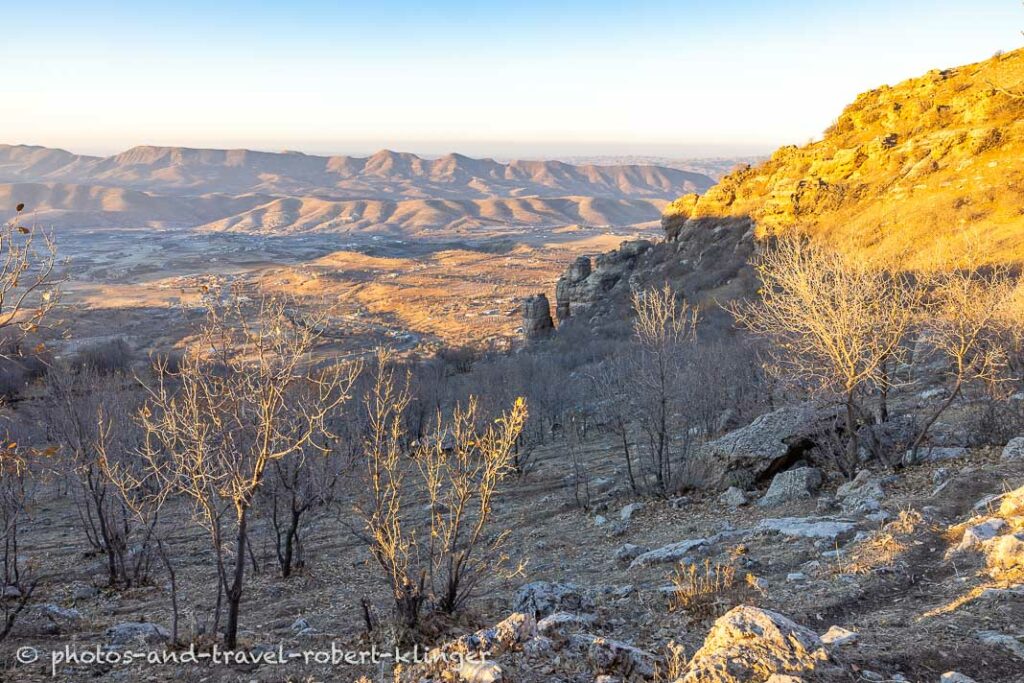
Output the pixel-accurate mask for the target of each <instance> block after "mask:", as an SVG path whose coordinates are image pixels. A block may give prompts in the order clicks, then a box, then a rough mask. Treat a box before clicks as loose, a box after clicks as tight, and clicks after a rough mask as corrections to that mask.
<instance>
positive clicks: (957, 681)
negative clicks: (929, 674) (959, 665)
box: [939, 671, 978, 683]
mask: <svg viewBox="0 0 1024 683" xmlns="http://www.w3.org/2000/svg"><path fill="white" fill-rule="evenodd" d="M939 683H978V682H977V681H976V680H974V679H973V678H971V677H970V676H964V675H963V674H962V673H960V672H959V671H947V672H946V673H944V674H942V676H940V677H939Z"/></svg>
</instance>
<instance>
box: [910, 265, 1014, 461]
mask: <svg viewBox="0 0 1024 683" xmlns="http://www.w3.org/2000/svg"><path fill="white" fill-rule="evenodd" d="M928 289H929V298H928V301H927V308H926V311H925V313H926V315H925V317H924V321H923V328H924V329H923V334H924V338H925V339H926V340H927V342H928V344H929V346H930V347H931V355H933V356H938V357H939V358H940V359H941V360H942V361H943V362H945V363H946V364H947V365H948V366H949V370H948V371H947V372H946V376H945V380H946V385H947V397H946V399H945V400H944V401H943V402H942V403H941V404H940V405H939V406H938V407H937V408H936V409H935V410H934V411H933V412H932V413H931V415H929V416H928V417H927V418H926V419H925V421H924V423H923V426H922V428H921V430H920V431H919V433H918V435H917V438H916V439H915V440H914V442H913V444H912V445H911V459H912V460H913V459H916V457H917V453H918V451H919V449H920V448H921V445H922V444H923V443H924V440H925V438H926V437H927V435H928V430H929V429H930V428H931V426H932V425H933V424H935V422H936V421H937V420H938V419H939V418H940V417H941V416H942V414H943V413H944V412H945V411H946V410H947V409H948V408H949V407H950V406H951V405H952V404H953V402H954V401H955V400H956V399H957V398H959V397H960V396H961V394H962V392H963V391H964V390H965V389H966V388H967V386H968V385H970V384H971V383H983V384H993V383H996V382H999V381H1001V380H1002V379H1003V378H1004V377H1006V376H1007V374H1008V373H1007V366H1008V362H1007V349H1006V347H1005V346H1004V343H1003V342H1004V340H1005V339H1006V338H1007V334H1006V330H1007V327H1012V326H1014V325H1015V324H1018V323H1017V321H1015V320H1014V315H1013V313H1012V307H1013V305H1014V303H1015V300H1016V297H1017V296H1018V291H1019V290H1018V286H1017V278H1016V277H1015V276H1014V275H1013V274H1012V273H1011V271H1010V269H1009V268H1007V267H1003V266H995V267H987V268H984V269H982V268H980V267H977V266H976V265H973V264H965V265H962V267H957V268H955V269H953V270H946V271H941V272H938V273H936V274H935V275H933V276H932V279H931V281H930V282H929V288H928Z"/></svg>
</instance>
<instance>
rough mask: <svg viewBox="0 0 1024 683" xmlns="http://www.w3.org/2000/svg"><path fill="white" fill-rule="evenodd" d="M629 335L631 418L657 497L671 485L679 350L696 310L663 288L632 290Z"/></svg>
mask: <svg viewBox="0 0 1024 683" xmlns="http://www.w3.org/2000/svg"><path fill="white" fill-rule="evenodd" d="M631 301H632V305H633V312H634V315H635V318H634V321H633V332H634V335H635V337H636V341H637V349H636V351H637V352H636V355H635V356H634V364H633V368H632V382H633V386H634V389H633V392H632V396H633V398H634V401H635V404H636V405H637V407H638V410H637V415H638V419H639V422H640V426H641V429H642V430H643V432H644V433H645V435H646V440H647V449H648V453H649V457H650V460H651V468H652V470H653V472H654V478H655V483H656V488H657V490H658V492H659V493H661V494H662V495H665V494H667V493H669V491H670V488H671V486H672V475H673V473H672V463H673V458H674V455H673V450H674V444H673V438H674V437H675V436H676V435H677V434H680V433H686V432H687V430H686V429H685V428H683V429H680V425H679V424H678V423H677V421H678V419H679V418H682V417H684V416H683V415H681V411H680V405H679V401H678V399H679V396H680V385H681V383H682V381H683V378H682V369H683V363H682V355H681V354H682V351H683V347H684V344H685V342H687V341H689V340H692V339H693V338H694V334H695V332H696V329H697V323H698V320H699V314H698V311H697V308H696V307H694V306H691V305H689V304H688V303H686V302H685V301H683V300H682V299H681V297H680V296H678V295H677V293H676V292H675V291H674V290H673V289H672V288H671V287H670V286H669V285H668V284H666V285H665V286H664V287H662V288H660V289H646V290H634V291H633V293H632V298H631Z"/></svg>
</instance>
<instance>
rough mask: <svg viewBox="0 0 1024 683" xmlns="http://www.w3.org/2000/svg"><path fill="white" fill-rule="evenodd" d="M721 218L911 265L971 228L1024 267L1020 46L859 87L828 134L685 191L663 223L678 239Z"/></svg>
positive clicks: (957, 244)
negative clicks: (700, 222)
mask: <svg viewBox="0 0 1024 683" xmlns="http://www.w3.org/2000/svg"><path fill="white" fill-rule="evenodd" d="M723 217H750V218H752V219H753V220H754V222H755V225H756V229H755V235H756V236H758V237H765V236H769V235H777V234H783V233H790V232H793V231H805V232H806V233H808V234H811V235H816V236H821V237H823V238H825V239H826V240H827V241H829V242H831V243H833V244H835V245H837V246H840V247H842V248H845V249H848V250H853V251H854V252H855V253H857V254H860V255H865V256H867V255H871V256H878V257H883V258H899V259H901V260H902V261H903V262H904V263H905V264H906V265H909V266H911V267H917V266H927V265H929V264H930V263H932V262H933V261H934V260H935V259H938V260H939V261H940V262H945V261H948V260H949V259H953V258H955V255H956V253H957V251H958V250H961V249H963V248H964V240H963V239H962V238H961V235H963V234H964V233H965V232H966V231H968V230H975V231H977V234H978V235H980V236H982V239H983V241H984V249H985V251H986V258H987V260H989V261H990V262H1004V263H1005V262H1012V263H1017V262H1020V261H1021V260H1022V258H1024V50H1016V51H1014V52H1010V53H1007V54H1002V55H997V56H995V57H993V58H991V59H989V60H986V61H984V62H980V63H977V64H970V65H967V66H961V67H957V68H954V69H944V70H934V71H930V72H928V73H927V74H925V75H924V76H921V77H919V78H914V79H910V80H907V81H904V82H902V83H900V84H898V85H895V86H883V87H881V88H877V89H875V90H871V91H869V92H866V93H863V94H862V95H860V96H859V97H857V99H856V100H855V101H854V102H853V103H852V104H851V105H849V106H848V107H847V108H846V109H845V110H844V111H843V113H842V114H841V115H840V116H839V118H838V119H837V120H836V121H835V123H834V124H833V125H832V126H830V127H829V129H828V130H827V131H825V134H824V136H823V138H822V139H821V140H820V141H817V142H813V143H810V144H808V145H805V146H802V147H795V146H787V147H782V148H780V149H779V150H777V151H776V152H775V153H774V154H773V155H772V156H771V158H770V159H769V160H767V161H765V162H764V163H762V164H760V165H758V166H755V167H752V168H744V169H742V170H739V171H736V172H734V173H732V174H730V175H728V176H726V177H724V178H723V179H722V180H721V182H720V183H719V184H718V185H716V186H715V187H713V188H712V189H711V190H709V191H708V192H707V193H705V194H704V195H703V196H700V197H698V196H696V195H686V196H683V197H680V198H679V199H677V200H676V201H675V202H673V203H672V204H670V205H669V206H668V207H667V209H666V212H665V216H664V224H665V227H666V230H667V232H668V235H669V238H670V239H674V238H675V237H676V236H677V235H678V234H679V231H680V230H681V229H682V228H683V226H684V225H685V224H686V222H687V221H688V220H689V219H715V218H723Z"/></svg>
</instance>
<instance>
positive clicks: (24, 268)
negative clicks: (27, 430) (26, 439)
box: [0, 204, 61, 640]
mask: <svg viewBox="0 0 1024 683" xmlns="http://www.w3.org/2000/svg"><path fill="white" fill-rule="evenodd" d="M24 208H25V205H24V204H18V206H17V207H16V214H17V215H16V216H15V218H14V219H13V220H10V221H7V222H6V223H4V224H3V225H2V226H0V333H2V334H3V336H4V337H5V341H6V342H7V344H5V347H4V348H5V350H4V351H0V357H2V358H3V359H4V360H5V361H6V362H8V363H18V362H19V361H18V360H17V356H20V355H21V344H22V342H23V341H24V339H25V338H26V337H27V336H28V335H30V334H32V333H34V332H36V331H37V330H38V329H39V326H40V325H41V324H42V322H43V320H44V318H46V317H47V315H48V314H49V313H50V311H51V310H52V309H53V307H54V306H55V305H56V304H57V301H58V299H59V296H60V284H61V280H60V278H57V277H55V276H54V268H55V266H56V263H57V247H56V243H55V242H54V240H53V239H52V237H51V236H50V235H49V234H47V233H44V232H42V231H40V230H37V229H36V228H35V227H26V226H25V225H24V224H23V221H22V212H23V210H24ZM12 342H13V343H12ZM8 348H9V349H10V350H6V349H8ZM6 434H7V437H8V438H5V439H3V442H4V443H3V444H0V524H2V531H3V542H4V558H3V560H4V562H3V564H4V586H3V594H2V595H0V611H2V614H3V622H2V623H0V640H2V639H4V638H6V637H7V636H8V634H10V632H11V629H12V628H13V626H14V622H15V620H16V619H17V617H18V615H19V614H21V612H22V611H23V610H24V609H25V608H26V607H27V606H28V604H29V602H30V600H31V599H32V594H33V591H34V590H35V586H36V577H34V576H32V575H31V571H30V570H29V568H26V567H23V566H21V561H20V559H19V545H18V542H19V524H20V522H21V520H22V519H23V518H24V516H25V513H26V511H27V509H28V505H29V503H30V501H31V498H32V493H33V490H34V483H35V482H34V479H33V477H34V476H37V475H38V474H39V472H38V471H35V472H34V471H33V467H32V461H33V460H37V459H39V458H37V457H36V456H39V455H43V456H50V455H52V454H53V451H52V449H51V450H47V451H38V450H35V449H30V448H27V447H25V446H23V445H20V444H18V443H17V441H16V440H14V439H12V438H10V433H9V432H6Z"/></svg>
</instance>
